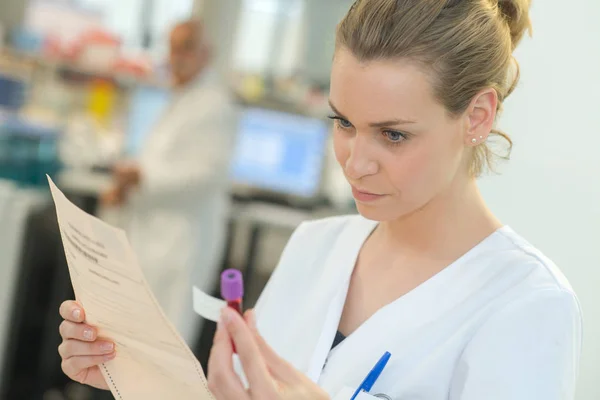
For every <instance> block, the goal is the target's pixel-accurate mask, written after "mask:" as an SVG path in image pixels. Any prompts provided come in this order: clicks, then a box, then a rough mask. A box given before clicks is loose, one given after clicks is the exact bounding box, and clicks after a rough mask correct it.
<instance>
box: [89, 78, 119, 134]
mask: <svg viewBox="0 0 600 400" xmlns="http://www.w3.org/2000/svg"><path fill="white" fill-rule="evenodd" d="M116 101H117V88H116V86H115V84H114V83H112V82H110V81H107V80H96V81H93V82H92V83H91V84H90V89H89V101H88V109H87V111H88V112H89V113H90V114H91V115H92V116H93V117H94V118H95V119H96V120H97V121H98V122H99V123H100V124H101V125H103V126H107V125H108V124H109V123H110V122H111V118H112V115H113V111H114V108H115V103H116Z"/></svg>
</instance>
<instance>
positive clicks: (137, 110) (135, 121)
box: [125, 86, 171, 156]
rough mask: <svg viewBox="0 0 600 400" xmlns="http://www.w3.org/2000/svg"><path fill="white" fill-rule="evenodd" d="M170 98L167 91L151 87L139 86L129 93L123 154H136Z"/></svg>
mask: <svg viewBox="0 0 600 400" xmlns="http://www.w3.org/2000/svg"><path fill="white" fill-rule="evenodd" d="M170 96H171V95H170V92H169V90H167V89H163V88H159V87H152V86H139V87H138V88H136V89H135V90H134V91H133V93H131V98H130V103H129V115H128V118H127V135H126V139H125V152H126V153H127V154H128V155H129V156H135V155H137V154H138V152H139V150H140V147H141V145H142V143H143V142H144V140H145V139H146V137H147V136H148V134H149V133H150V132H151V131H152V129H153V127H154V126H155V125H156V123H157V122H158V119H159V118H160V116H161V115H162V113H163V111H164V110H165V108H166V107H167V105H168V103H169V100H170Z"/></svg>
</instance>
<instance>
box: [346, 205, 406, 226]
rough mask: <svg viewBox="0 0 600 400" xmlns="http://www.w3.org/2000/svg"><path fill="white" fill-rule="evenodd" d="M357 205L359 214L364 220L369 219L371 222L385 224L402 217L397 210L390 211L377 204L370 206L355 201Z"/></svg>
mask: <svg viewBox="0 0 600 400" xmlns="http://www.w3.org/2000/svg"><path fill="white" fill-rule="evenodd" d="M355 204H356V209H357V210H358V213H359V214H360V215H361V216H363V217H364V218H366V219H369V220H371V221H377V222H385V221H392V220H395V219H398V218H399V217H401V215H399V214H398V211H397V210H395V212H394V211H392V210H390V209H389V207H385V206H381V205H375V204H372V205H369V204H364V203H360V202H358V201H355Z"/></svg>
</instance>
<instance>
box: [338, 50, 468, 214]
mask: <svg viewBox="0 0 600 400" xmlns="http://www.w3.org/2000/svg"><path fill="white" fill-rule="evenodd" d="M330 103H331V108H332V110H333V115H332V117H333V118H334V119H335V127H334V149H335V155H336V158H337V160H338V162H339V163H340V165H341V166H342V168H343V170H344V174H345V176H346V179H347V180H348V182H349V183H350V185H351V186H352V192H353V195H354V198H355V200H356V205H357V208H358V211H359V212H360V213H361V214H362V215H363V216H364V217H366V218H368V219H372V220H376V221H389V220H395V219H399V218H402V217H403V216H406V215H408V214H410V213H412V212H414V211H416V210H419V209H421V208H423V207H424V206H425V205H427V204H428V203H429V202H430V201H431V200H432V199H434V198H435V197H436V196H438V195H440V194H442V193H444V192H445V191H447V190H449V188H450V187H451V186H453V185H454V184H457V183H458V182H464V181H465V180H466V179H467V178H468V168H467V163H466V162H465V160H466V159H467V158H468V154H467V152H468V147H469V146H468V145H466V143H465V142H466V131H467V128H468V127H467V124H466V122H465V118H456V117H451V116H450V115H449V113H448V112H447V111H446V109H445V108H444V107H443V105H441V104H440V103H439V102H438V101H436V99H435V98H434V96H433V92H432V88H431V85H430V83H429V81H428V79H427V76H426V75H425V74H424V73H423V72H421V71H420V70H419V68H418V67H417V66H416V65H415V64H411V63H407V62H403V61H402V60H395V61H390V60H388V61H372V62H368V63H361V62H360V61H358V60H357V59H356V58H355V57H354V55H353V54H352V53H351V52H349V51H347V50H345V49H343V48H342V49H338V51H337V52H336V56H335V59H334V62H333V69H332V75H331V93H330Z"/></svg>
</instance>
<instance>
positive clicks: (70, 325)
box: [58, 321, 98, 342]
mask: <svg viewBox="0 0 600 400" xmlns="http://www.w3.org/2000/svg"><path fill="white" fill-rule="evenodd" d="M58 331H59V332H60V336H61V337H62V338H63V339H64V340H67V339H75V340H82V341H84V342H93V341H94V340H96V339H97V338H98V332H97V331H96V328H94V327H93V326H89V325H86V324H76V323H75V322H70V321H63V322H62V323H61V324H60V326H59V327H58Z"/></svg>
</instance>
